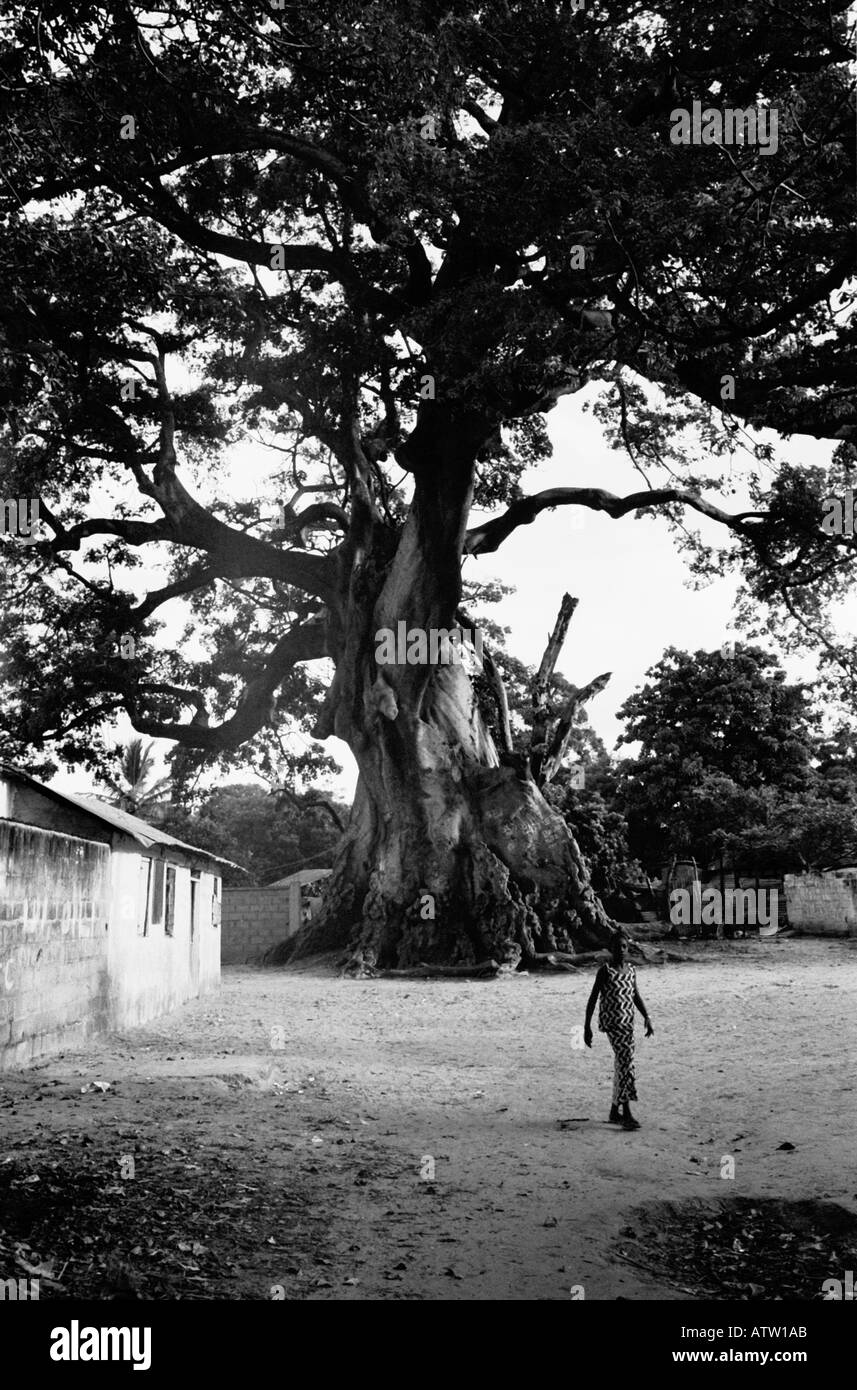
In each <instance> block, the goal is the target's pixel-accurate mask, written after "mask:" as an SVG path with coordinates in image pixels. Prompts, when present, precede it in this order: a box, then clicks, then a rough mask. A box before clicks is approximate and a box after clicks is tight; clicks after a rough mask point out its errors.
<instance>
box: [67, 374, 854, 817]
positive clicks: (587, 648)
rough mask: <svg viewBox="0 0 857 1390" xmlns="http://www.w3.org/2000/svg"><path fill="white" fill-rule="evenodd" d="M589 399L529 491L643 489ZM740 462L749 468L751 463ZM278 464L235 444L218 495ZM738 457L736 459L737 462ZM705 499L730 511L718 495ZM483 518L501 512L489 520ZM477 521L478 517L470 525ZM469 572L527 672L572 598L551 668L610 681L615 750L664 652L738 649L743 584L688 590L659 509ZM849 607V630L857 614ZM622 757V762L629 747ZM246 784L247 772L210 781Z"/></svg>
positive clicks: (536, 544) (812, 459) (518, 551)
mask: <svg viewBox="0 0 857 1390" xmlns="http://www.w3.org/2000/svg"><path fill="white" fill-rule="evenodd" d="M595 391H596V388H595V387H594V386H591V387H587V388H586V389H585V390H584V391H583V392H579V393H578V394H576V395H575V396H568V397H564V398H563V399H562V400H561V401H560V402H559V404H558V405H557V406H556V408H555V409H554V410H553V411H552V412H551V415H550V416H549V417H548V430H549V434H550V438H551V442H552V444H553V450H554V452H553V457H552V458H551V459H550V460H548V461H546V462H545V463H544V464H542V465H541V466H540V467H539V468H538V469H533V470H531V471H530V472H529V473H528V474H526V475H525V476H524V478H523V479H522V486H523V490H524V492H525V493H527V494H532V493H534V492H538V491H541V490H542V489H544V488H549V487H563V486H564V487H569V486H597V487H601V488H605V489H606V490H607V491H609V492H614V493H616V494H618V495H620V496H622V495H626V494H627V493H630V492H637V491H640V490H641V488H642V487H644V486H645V485H644V483H643V481H642V479H641V477H640V475H639V473H638V472H636V471H635V469H634V467H633V465H632V463H631V461H630V459H629V458H628V456H627V455H626V454H625V452H624V451H621V452H620V451H616V450H613V449H611V448H610V446H609V445H608V443H607V441H606V439H605V437H604V432H603V428H602V426H601V425H600V424H599V422H598V421H597V420H596V419H595V418H594V416H593V415H592V414H591V413H590V412H588V411H586V410H585V409H584V405H585V402H586V400H587V399H589V400H590V401H591V400H592V399H593V398H594V394H595ZM758 437H760V438H765V439H767V440H769V441H774V442H775V443H776V451H777V453H776V457H777V459H779V460H782V461H786V460H788V461H791V462H794V463H798V464H800V463H804V464H807V465H810V464H826V463H828V462H829V460H830V456H831V454H832V451H833V445H832V444H829V443H825V442H820V441H817V440H812V439H809V438H807V437H804V436H796V437H795V438H793V439H792V440H790V441H787V442H784V441H782V440H776V437H775V436H773V435H772V434H770V433H769V432H768V433H766V434H764V435H760V436H758ZM743 457H745V458H747V460H748V462H749V457H748V456H747V455H744V456H743ZM281 458H282V456H280V455H275V454H273V453H272V452H271V451H270V450H267V449H264V448H263V447H261V446H259V445H257V444H248V445H246V446H242V448H241V449H240V450H238V451H237V452H236V454H235V455H234V457H233V460H232V465H231V468H230V469H229V472H228V474H227V477H226V482H225V484H223V485H220V487H219V491H220V495H221V497H223V496H224V493H225V492H226V491H228V492H229V493H231V494H232V496H234V497H235V498H236V499H238V498H241V497H247V496H248V495H254V494H255V495H259V496H263V495H264V493H265V490H266V489H265V480H266V478H267V477H268V475H269V474H270V472H271V470H272V468H275V467H277V466H279V463H280V462H281ZM741 458H742V455H741V454H740V453H739V454H738V455H737V456H736V462H737V463H738V464H739V465H740V460H741ZM201 500H204V499H202V497H201ZM308 500H311V499H308ZM712 500H714V501H717V502H718V503H719V504H720V505H722V506H724V507H726V505H727V504H726V503H725V502H724V501H723V499H722V498H719V497H715V496H714V495H713V494H712ZM729 504H730V506H734V509H735V510H736V511H738V510H741V508H742V506H743V505H744V503H743V499H742V498H741V496H740V493H739V495H738V496H737V497H735V498H734V499H733V498H730V499H729ZM260 510H261V513H262V515H264V516H267V517H270V518H273V515H274V506H273V504H271V505H267V504H265V503H264V502H262V503H260ZM498 510H502V509H498ZM490 514H496V513H485V514H484V515H490ZM482 515H483V514H482V513H477V512H474V513H473V516H472V517H471V525H473V524H475V523H476V521H477V520H480V519H481V518H482ZM691 515H692V518H693V525H694V527H696V528H698V529H699V530H700V532H701V533H702V535H703V537H704V538H705V539H706V540H711V541H713V542H714V543H715V544H721V543H723V544H724V545H727V544H728V541H729V536H728V533H727V532H726V531H725V528H723V527H722V526H719V525H718V524H717V523H716V522H713V521H709V520H708V519H707V518H705V517H699V516H697V515H696V514H691ZM150 573H151V582H153V583H160V582H163V581H162V579H161V578H159V577H158V575H157V573H152V572H150ZM141 574H145V571H141ZM464 574H465V577H467V578H471V579H477V580H479V581H481V582H484V581H486V580H491V579H499V580H501V581H502V582H503V583H504V584H506V585H511V586H513V588H514V591H515V592H514V593H513V594H511V595H509V596H508V597H507V598H505V599H504V600H502V602H501V603H499V604H497V605H492V607H491V609H490V614H491V617H492V618H493V619H494V620H495V621H497V622H499V623H500V624H502V625H503V626H505V627H508V628H509V629H510V632H509V635H508V638H507V646H508V648H509V650H510V651H511V652H512V653H513V654H514V655H515V656H517V657H519V658H520V659H521V660H523V661H524V662H526V663H528V664H530V665H535V664H537V663H538V661H539V659H540V658H541V655H542V652H543V651H544V647H545V643H546V641H547V638H548V635H549V633H550V631H551V629H552V627H553V624H554V620H555V618H556V614H557V611H558V609H559V604H560V600H561V598H562V595H563V594H564V593H566V592H567V593H570V594H571V595H573V596H574V597H576V598H577V599H578V600H579V606H578V608H577V611H576V612H575V614H574V617H573V619H572V623H571V628H570V630H569V635H568V638H567V640H566V643H565V647H564V648H563V651H562V654H561V656H560V659H559V662H558V664H557V670H558V671H560V672H561V673H562V674H563V675H564V676H566V678H567V679H568V680H569V681H571V682H573V683H574V684H575V685H578V686H582V685H585V684H586V683H587V682H588V681H590V680H591V679H592V678H593V677H594V676H596V675H600V674H601V673H602V672H605V671H609V672H611V673H612V675H611V679H610V682H609V684H608V685H607V688H606V689H605V690H604V691H603V693H601V694H599V695H598V696H596V697H595V699H593V700H592V701H591V703H590V704H589V706H588V713H589V719H590V723H591V724H592V726H593V728H594V729H595V730H596V732H597V733H598V734H599V735H600V736H601V738H602V739H603V741H604V743H605V744H606V746H607V748H608V750H610V751H617V750H615V744H616V740H617V738H618V736H619V735H620V734H621V732H622V722H621V721H620V720H619V719H618V717H617V711H618V710H619V708H620V706H621V705H622V703H623V702H624V701H625V700H626V699H627V697H628V696H629V695H630V694H631V693H632V691H634V690H636V689H638V688H639V687H640V685H641V684H642V683H643V682H644V679H645V673H646V671H647V670H648V669H649V668H650V667H651V666H653V665H654V664H655V663H656V662H657V661H658V660H659V659H660V657H661V655H662V654H663V652H664V650H665V648H667V647H669V646H674V647H678V648H680V649H685V650H689V651H696V650H699V649H703V650H708V651H710V650H713V649H715V648H719V647H720V646H721V645H722V643H723V642H724V641H726V640H728V639H729V638H732V639H734V640H738V641H740V633H738V632H737V631H735V630H733V628H732V626H731V624H732V614H733V609H734V604H735V597H736V593H737V589H738V584H739V580H738V578H737V577H736V576H734V575H729V576H726V577H723V578H719V579H716V580H714V581H713V582H712V583H711V584H709V585H708V586H707V587H706V588H704V589H702V590H694V589H692V588H691V587H690V585H689V571H688V568H687V563H686V561H685V559H684V558H683V557H682V556H681V555H680V554H679V553H678V552H677V551H676V547H675V541H674V538H673V536H672V533H671V532H670V530H669V528H668V525H667V522H666V521H665V520H664V519H663V518H661V517H659V516H658V515H657V514H654V513H653V514H651V515H648V516H645V517H643V518H640V519H636V518H635V517H634V516H633V514H631V515H629V516H627V517H624V518H622V519H620V520H612V519H611V518H609V517H607V516H605V515H604V514H603V513H596V512H592V511H589V510H588V509H585V508H579V507H560V508H557V509H556V510H554V511H552V512H543V513H542V514H541V515H540V516H539V517H537V518H536V520H535V521H534V522H533V523H532V524H531V525H529V526H525V527H521V528H519V529H518V530H517V531H516V532H514V533H513V534H512V535H511V536H510V537H509V538H508V539H507V540H506V541H505V542H504V544H503V546H502V547H501V549H500V550H499V551H497V552H494V553H492V554H489V555H485V556H470V557H468V558H467V559H466V560H465V564H464ZM147 579H148V576H147ZM850 608H851V612H850V614H849V617H850V618H852V619H854V620H855V621H854V624H853V625H852V627H851V630H854V627H855V626H857V607H855V605H851V606H850ZM488 611H489V610H488V609H487V608H486V609H485V612H486V613H487V612H488ZM181 614H182V609H181V607H180V605H179V604H178V603H174V604H171V605H168V606H166V607H165V608H164V609H163V610H162V615H163V617H164V618H165V619H166V620H167V631H168V632H169V630H170V629H171V628H172V629H173V630H174V631H175V630H177V629H178V626H179V622H180V621H181ZM783 664H784V666H785V668H786V670H787V672H788V674H789V676H790V678H791V679H811V678H812V675H813V671H814V662H813V660H812V659H811V658H807V659H804V660H797V659H794V658H788V659H785V658H784V659H783ZM132 734H133V730H132V729H131V726H130V724H128V723H127V721H126V723H125V724H124V725H122V726H120V730H119V736H120V737H121V738H122V739H123V740H124V739H125V738H127V737H129V736H131V735H132ZM157 747H158V750H159V751H160V752H161V753H162V754H163V753H166V752H168V751H169V748H170V745H169V744H168V743H167V742H166V741H164V740H158V741H157ZM326 749H327V751H328V752H329V753H330V754H331V755H332V756H333V757H334V758H336V760H337V761H338V762H339V763H340V764H341V765H342V767H343V774H342V775H341V776H339V777H336V778H333V779H332V780H329V781H328V782H327V783H326V788H327V790H329V791H333V792H335V793H337V794H338V795H339V796H341V797H342V798H343V799H345V800H348V799H350V797H351V795H352V793H353V789H354V785H355V782H356V766H355V763H354V759H353V757H352V755H351V753H350V750H349V749H348V748H347V746H346V745H345V744H343V743H342V742H341V741H340V740H338V739H330V740H328V741H327V744H326ZM618 751H619V752H620V753H622V754H624V755H627V752H628V751H629V750H628V749H627V748H623V749H622V750H618ZM630 751H633V750H630ZM246 778H247V774H246V773H243V774H240V775H236V776H233V777H228V778H221V777H217V778H215V779H214V780H216V781H223V780H229V781H235V780H246ZM52 785H54V786H55V787H57V788H58V789H60V790H76V791H93V790H97V788H96V787H95V784H94V783H93V782H91V781H89V782H88V781H87V779H86V775H85V774H82V773H81V772H79V771H78V772H75V773H74V774H67V773H64V772H60V773H58V774H57V776H56V777H55V779H54V781H53V784H52Z"/></svg>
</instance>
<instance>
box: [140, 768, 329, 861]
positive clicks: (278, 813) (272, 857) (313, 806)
mask: <svg viewBox="0 0 857 1390" xmlns="http://www.w3.org/2000/svg"><path fill="white" fill-rule="evenodd" d="M325 805H327V803H325ZM332 809H333V813H334V815H333V816H331V814H330V811H329V810H325V809H324V808H323V807H322V806H321V805H320V803H319V802H318V799H317V798H316V797H315V796H314V794H313V793H307V794H306V795H303V796H301V795H300V794H297V795H289V796H288V797H287V798H286V797H284V796H283V794H282V793H278V792H276V791H274V792H271V791H268V790H266V789H265V788H264V787H261V786H259V785H258V784H257V783H251V782H237V783H232V784H229V785H227V786H223V787H215V788H214V789H213V790H211V791H209V792H206V793H205V794H204V795H203V796H202V797H201V798H200V799H199V804H198V806H197V807H196V809H194V810H187V809H184V808H182V807H171V808H170V810H169V811H168V812H167V814H166V815H165V817H164V819H163V821H162V822H161V826H162V829H164V830H166V831H167V832H168V833H169V834H171V835H175V836H176V837H177V838H178V839H180V840H185V841H186V842H187V843H188V844H193V845H196V846H198V848H199V849H207V850H209V851H210V853H212V854H219V855H220V856H221V857H222V858H223V859H229V860H231V861H232V862H233V863H235V864H238V865H240V867H241V868H242V869H244V870H246V873H241V872H239V871H238V870H235V869H226V870H225V871H224V882H225V883H227V884H228V885H231V884H235V885H238V886H247V887H253V886H256V885H258V886H263V885H264V884H267V883H273V882H274V881H275V880H276V879H278V878H285V877H286V876H287V875H288V874H290V873H294V872H295V871H296V870H297V869H302V868H308V869H326V868H330V867H331V865H332V863H333V851H334V848H335V846H336V841H337V839H338V837H339V834H340V830H339V828H338V827H337V824H336V820H335V819H334V817H338V816H339V815H340V810H341V811H342V814H345V815H347V811H345V810H344V808H337V807H335V806H334V807H333V808H332Z"/></svg>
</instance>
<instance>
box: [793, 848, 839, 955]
mask: <svg viewBox="0 0 857 1390" xmlns="http://www.w3.org/2000/svg"><path fill="white" fill-rule="evenodd" d="M785 897H786V903H787V905H788V913H789V925H790V926H792V927H794V928H795V930H796V931H799V932H801V933H803V934H804V935H806V936H857V853H854V852H852V853H851V854H848V855H844V856H843V859H842V862H841V863H839V864H837V865H834V866H831V867H829V868H826V869H822V870H821V871H820V872H818V873H806V874H786V876H785Z"/></svg>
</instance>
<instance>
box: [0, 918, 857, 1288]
mask: <svg viewBox="0 0 857 1390" xmlns="http://www.w3.org/2000/svg"><path fill="white" fill-rule="evenodd" d="M689 950H690V951H691V952H692V953H693V955H694V957H695V958H694V961H693V962H692V963H688V964H683V965H675V966H670V967H666V968H656V967H652V968H648V969H641V970H640V987H641V990H642V992H643V994H644V997H645V998H646V1002H647V1004H648V1006H649V1010H650V1012H651V1015H652V1019H653V1022H654V1025H655V1029H656V1036H655V1038H654V1039H652V1040H650V1041H645V1040H643V1039H642V1036H641V1032H638V1086H639V1092H640V1098H641V1099H640V1104H639V1107H638V1111H639V1115H640V1118H641V1119H642V1120H643V1122H644V1127H643V1128H642V1129H641V1130H640V1131H639V1133H636V1134H627V1133H625V1132H623V1131H617V1130H615V1129H614V1128H612V1127H608V1126H607V1125H606V1124H605V1123H604V1121H605V1119H606V1115H607V1110H608V1108H609V1100H610V1076H611V1061H612V1055H611V1053H610V1049H609V1045H608V1044H607V1041H606V1039H605V1038H603V1037H602V1035H600V1034H598V1033H596V1039H595V1046H594V1048H593V1050H592V1052H587V1051H585V1050H583V1049H580V1048H575V1047H574V1046H573V1045H572V1035H571V1029H572V1026H573V1025H579V1024H580V1023H582V1020H583V1011H584V1005H585V1001H586V997H587V995H588V992H589V989H590V987H591V983H592V974H591V972H586V973H581V974H580V975H576V976H571V975H569V976H525V977H515V978H503V979H499V980H496V981H491V982H487V983H483V982H468V983H460V982H452V981H429V982H424V981H417V982H405V981H377V982H362V981H361V982H354V981H350V980H341V979H339V978H338V976H337V975H336V973H335V972H334V971H332V970H319V969H318V967H316V968H315V969H314V970H306V969H302V970H297V969H295V970H288V969H286V970H268V971H262V970H253V969H249V968H241V969H229V970H227V971H225V972H224V980H223V988H222V990H221V992H220V994H219V995H217V996H214V997H211V998H209V999H206V1000H202V1001H198V1002H196V1003H194V1004H191V1005H188V1006H186V1007H185V1008H183V1009H181V1010H180V1011H178V1012H177V1013H176V1014H173V1015H170V1016H169V1017H168V1018H166V1019H164V1020H161V1021H160V1023H159V1024H158V1026H157V1027H155V1028H147V1029H139V1030H135V1031H134V1032H129V1033H127V1034H125V1035H123V1036H121V1037H119V1036H115V1035H114V1036H112V1037H110V1038H109V1039H107V1040H105V1041H101V1042H99V1043H98V1044H97V1045H93V1046H92V1047H91V1048H89V1049H87V1050H85V1051H81V1052H76V1053H74V1054H66V1055H65V1056H63V1057H61V1058H58V1059H54V1060H51V1061H50V1062H47V1063H44V1064H41V1065H39V1066H36V1067H34V1068H32V1069H30V1070H28V1071H26V1072H23V1073H12V1074H6V1075H5V1076H4V1077H3V1078H2V1082H0V1106H2V1109H0V1121H2V1137H0V1231H2V1232H5V1234H3V1235H2V1238H1V1239H0V1277H2V1275H3V1273H4V1270H3V1267H2V1266H3V1260H4V1257H5V1259H6V1263H7V1265H8V1262H9V1259H10V1258H11V1252H12V1251H13V1249H14V1248H16V1247H17V1248H18V1251H19V1254H20V1249H21V1248H22V1242H23V1246H24V1247H25V1257H26V1259H27V1260H28V1262H29V1263H31V1264H41V1266H42V1268H43V1269H44V1270H45V1271H47V1272H48V1275H49V1276H52V1277H53V1278H55V1279H57V1280H58V1283H59V1285H60V1288H59V1289H57V1290H56V1293H57V1295H58V1296H62V1294H63V1291H65V1293H66V1295H78V1294H81V1293H90V1294H91V1293H95V1294H96V1296H102V1297H110V1296H118V1295H122V1294H128V1293H138V1294H141V1295H142V1296H144V1297H151V1296H155V1297H185V1298H187V1297H190V1298H199V1297H206V1296H214V1295H216V1296H221V1297H222V1296H226V1297H233V1298H268V1297H270V1296H271V1288H272V1287H274V1286H277V1285H279V1286H280V1287H281V1289H282V1292H283V1294H284V1295H285V1296H286V1297H288V1298H356V1299H366V1298H372V1299H379V1298H380V1299H390V1298H404V1299H413V1298H422V1299H447V1298H455V1299H461V1298H463V1299H471V1298H500V1299H523V1298H526V1299H568V1298H569V1297H570V1296H571V1295H570V1290H571V1288H572V1286H577V1285H582V1286H583V1288H584V1290H585V1296H586V1298H616V1297H624V1298H630V1299H645V1298H683V1297H688V1296H689V1295H688V1293H687V1292H682V1290H681V1287H677V1286H676V1283H675V1281H669V1280H667V1278H666V1277H663V1278H659V1277H657V1275H654V1274H650V1273H647V1272H644V1271H643V1270H641V1269H639V1268H638V1267H636V1266H635V1265H632V1264H630V1263H627V1262H626V1261H625V1260H624V1259H623V1258H622V1257H621V1255H620V1254H619V1253H618V1251H619V1250H620V1249H622V1248H624V1247H623V1244H622V1242H623V1235H622V1233H623V1232H624V1233H625V1234H627V1228H628V1223H629V1221H632V1222H633V1212H634V1209H635V1208H636V1207H638V1206H640V1205H641V1204H644V1203H656V1202H660V1201H684V1200H687V1199H694V1198H695V1199H701V1200H702V1201H705V1202H713V1201H717V1200H720V1199H722V1198H723V1197H724V1196H729V1197H732V1196H733V1195H734V1196H736V1197H738V1196H741V1197H747V1196H750V1197H754V1198H755V1197H758V1198H762V1197H765V1196H770V1197H777V1198H788V1199H799V1198H805V1197H813V1198H828V1199H831V1200H833V1201H836V1202H840V1203H841V1204H842V1205H843V1206H845V1207H846V1208H848V1210H850V1211H852V1212H857V1191H855V1187H857V1182H855V1177H854V1171H853V1159H852V1151H853V1134H854V1120H855V1113H857V1103H855V1101H856V1099H857V1098H856V1097H855V1084H857V1083H855V1079H854V1055H855V1043H857V968H855V967H857V942H855V941H850V942H846V941H827V942H822V941H797V940H790V941H782V942H772V943H767V942H758V941H749V942H736V943H734V944H732V945H730V946H729V947H726V946H724V945H722V944H720V943H709V944H706V945H705V946H702V945H699V946H696V947H691V948H689ZM277 1030H281V1032H278V1031H277ZM93 1081H100V1082H106V1083H109V1089H108V1090H106V1091H100V1090H88V1091H86V1092H85V1093H81V1087H83V1086H85V1085H87V1084H88V1083H90V1082H93ZM561 1121H566V1122H567V1124H566V1126H565V1127H560V1122H561ZM783 1143H788V1144H791V1145H793V1146H794V1147H793V1148H790V1149H781V1148H780V1147H779V1146H780V1145H781V1144H783ZM129 1156H131V1157H132V1158H133V1177H130V1176H128V1170H129V1164H128V1161H127V1160H128V1157H129ZM727 1157H731V1158H732V1159H733V1160H734V1178H733V1179H724V1178H722V1177H721V1164H722V1160H723V1159H724V1158H727ZM432 1165H433V1169H432ZM432 1171H433V1172H434V1179H433V1180H431V1174H432ZM855 1253H857V1252H855ZM853 1267H854V1266H852V1268H853ZM7 1272H8V1273H11V1270H7ZM51 1289H52V1286H51V1285H48V1287H47V1288H45V1289H43V1291H42V1297H45V1296H50V1293H51ZM808 1296H809V1295H808Z"/></svg>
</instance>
